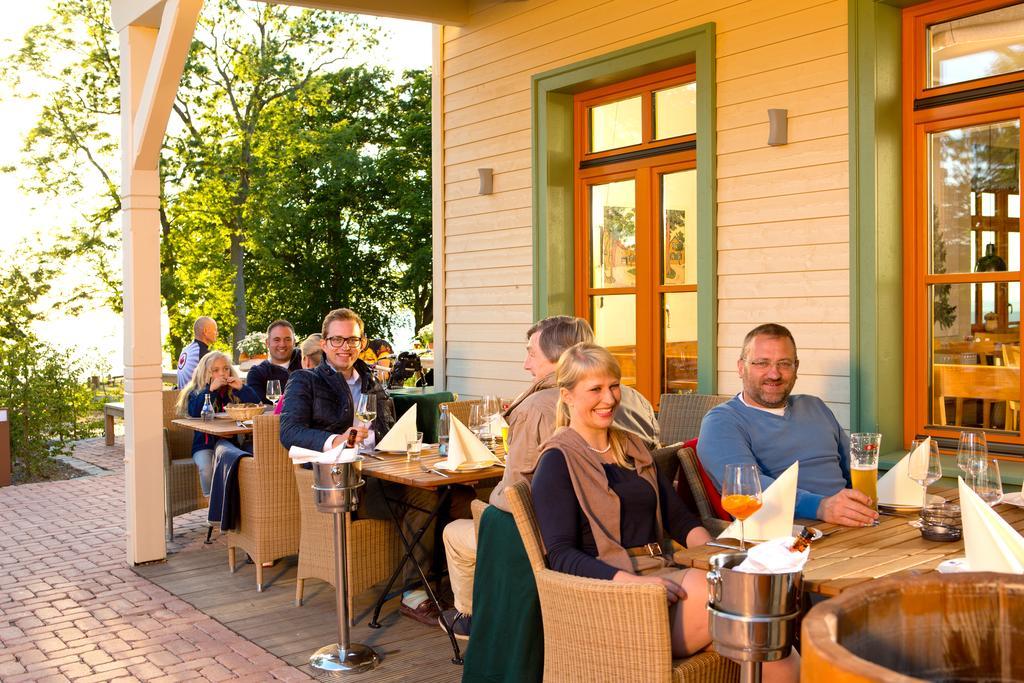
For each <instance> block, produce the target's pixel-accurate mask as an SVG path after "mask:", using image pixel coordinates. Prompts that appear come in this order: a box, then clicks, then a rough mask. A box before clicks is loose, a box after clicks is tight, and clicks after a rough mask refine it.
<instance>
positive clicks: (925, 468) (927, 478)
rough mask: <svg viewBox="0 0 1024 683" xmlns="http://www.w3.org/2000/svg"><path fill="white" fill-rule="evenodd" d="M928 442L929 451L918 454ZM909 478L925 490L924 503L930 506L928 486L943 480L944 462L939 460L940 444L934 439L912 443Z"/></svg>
mask: <svg viewBox="0 0 1024 683" xmlns="http://www.w3.org/2000/svg"><path fill="white" fill-rule="evenodd" d="M925 441H927V442H928V447H927V450H922V451H921V452H918V450H917V449H918V447H919V446H920V445H921V444H922V443H924V442H925ZM907 476H909V477H910V478H911V479H913V480H914V481H916V482H917V483H918V484H920V485H921V486H922V487H923V488H924V502H923V503H922V506H927V505H928V486H929V484H933V483H935V482H937V481H938V480H939V479H941V478H942V460H940V458H939V444H938V443H937V442H936V441H935V440H934V439H922V440H917V439H915V440H914V441H911V442H910V462H909V463H908V467H907Z"/></svg>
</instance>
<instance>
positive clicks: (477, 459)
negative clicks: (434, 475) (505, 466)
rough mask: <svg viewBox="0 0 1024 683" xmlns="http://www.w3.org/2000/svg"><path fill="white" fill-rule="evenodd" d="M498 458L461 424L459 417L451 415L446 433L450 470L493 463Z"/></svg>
mask: <svg viewBox="0 0 1024 683" xmlns="http://www.w3.org/2000/svg"><path fill="white" fill-rule="evenodd" d="M497 461H498V459H497V458H495V457H494V453H491V451H490V449H488V448H487V446H485V445H484V444H483V442H481V441H480V439H478V438H476V435H475V434H473V432H471V431H470V430H469V427H467V426H466V425H464V424H462V423H461V422H460V421H459V418H457V417H455V416H454V415H452V416H451V428H450V429H449V433H448V467H449V469H452V470H457V469H460V468H471V467H478V466H480V465H481V464H483V463H494V462H497Z"/></svg>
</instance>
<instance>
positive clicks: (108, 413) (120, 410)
mask: <svg viewBox="0 0 1024 683" xmlns="http://www.w3.org/2000/svg"><path fill="white" fill-rule="evenodd" d="M115 417H119V418H121V419H122V420H123V419H124V403H104V404H103V436H104V438H105V439H106V442H107V445H108V446H113V445H114V418H115Z"/></svg>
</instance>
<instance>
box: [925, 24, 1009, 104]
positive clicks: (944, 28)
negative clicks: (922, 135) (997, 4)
mask: <svg viewBox="0 0 1024 683" xmlns="http://www.w3.org/2000/svg"><path fill="white" fill-rule="evenodd" d="M927 38H928V48H929V58H930V61H931V68H930V69H929V74H928V87H930V88H931V87H935V86H939V85H948V84H950V83H961V82H963V81H970V80H973V79H975V78H985V77H987V76H995V75H996V74H1005V73H1010V72H1011V71H1018V70H1020V69H1024V5H1021V4H1018V5H1013V6H1012V7H1003V8H1001V9H997V10H992V11H991V12H983V13H981V14H975V15H973V16H970V17H963V18H962V19H954V20H952V21H945V22H942V23H941V24H933V25H932V26H929V27H928V34H927Z"/></svg>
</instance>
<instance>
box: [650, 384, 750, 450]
mask: <svg viewBox="0 0 1024 683" xmlns="http://www.w3.org/2000/svg"><path fill="white" fill-rule="evenodd" d="M730 398H732V397H731V396H716V395H714V394H662V395H661V403H660V405H659V409H660V410H659V412H658V429H659V431H660V432H661V442H662V443H666V444H668V443H682V442H685V441H689V440H690V439H696V438H697V435H698V434H699V433H700V421H701V420H703V419H704V415H705V413H707V412H708V411H709V410H711V409H712V408H714V407H715V406H717V405H718V404H719V403H725V402H726V401H728V400H729V399H730Z"/></svg>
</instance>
